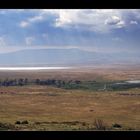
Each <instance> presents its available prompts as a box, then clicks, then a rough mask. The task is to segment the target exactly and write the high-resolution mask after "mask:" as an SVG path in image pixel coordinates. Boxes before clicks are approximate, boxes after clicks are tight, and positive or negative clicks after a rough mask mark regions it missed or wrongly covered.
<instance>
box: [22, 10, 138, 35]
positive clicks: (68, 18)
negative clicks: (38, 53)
mask: <svg viewBox="0 0 140 140" xmlns="http://www.w3.org/2000/svg"><path fill="white" fill-rule="evenodd" d="M35 12H36V14H37V15H35V16H33V17H30V18H28V19H26V20H25V21H22V22H21V23H20V26H21V27H27V26H29V25H32V24H33V23H35V22H41V21H43V20H44V19H46V18H47V16H49V15H55V16H56V20H55V22H54V23H52V24H53V25H54V26H55V27H59V28H77V29H78V28H80V29H81V30H89V31H96V32H101V33H104V32H109V31H111V30H112V29H114V28H123V27H127V26H128V24H129V23H130V24H136V22H131V21H129V23H128V22H127V19H126V15H128V14H129V13H131V14H134V15H135V17H136V18H138V19H140V16H139V15H140V11H139V10H136V9H53V10H52V9H41V10H35ZM46 15H47V16H46ZM81 26H82V28H81Z"/></svg>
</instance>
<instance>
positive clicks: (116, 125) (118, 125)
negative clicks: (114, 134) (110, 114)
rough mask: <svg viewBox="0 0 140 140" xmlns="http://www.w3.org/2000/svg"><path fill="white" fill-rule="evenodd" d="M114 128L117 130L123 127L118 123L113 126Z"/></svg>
mask: <svg viewBox="0 0 140 140" xmlns="http://www.w3.org/2000/svg"><path fill="white" fill-rule="evenodd" d="M112 126H113V127H115V128H121V127H122V126H121V125H120V124H117V123H115V124H113V125H112Z"/></svg>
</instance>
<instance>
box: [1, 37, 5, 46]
mask: <svg viewBox="0 0 140 140" xmlns="http://www.w3.org/2000/svg"><path fill="white" fill-rule="evenodd" d="M1 46H6V40H5V38H4V37H3V36H1V37H0V47H1Z"/></svg>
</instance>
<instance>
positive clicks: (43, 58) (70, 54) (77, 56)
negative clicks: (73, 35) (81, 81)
mask: <svg viewBox="0 0 140 140" xmlns="http://www.w3.org/2000/svg"><path fill="white" fill-rule="evenodd" d="M115 63H140V55H139V53H100V52H89V51H84V50H80V49H34V50H33V49H30V50H21V51H16V52H11V53H5V54H0V66H30V65H31V66H52V65H53V66H60V65H65V66H71V65H98V64H115Z"/></svg>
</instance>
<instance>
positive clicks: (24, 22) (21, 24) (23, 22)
mask: <svg viewBox="0 0 140 140" xmlns="http://www.w3.org/2000/svg"><path fill="white" fill-rule="evenodd" d="M27 26H29V23H28V22H26V21H22V22H21V23H20V27H23V28H25V27H27Z"/></svg>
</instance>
